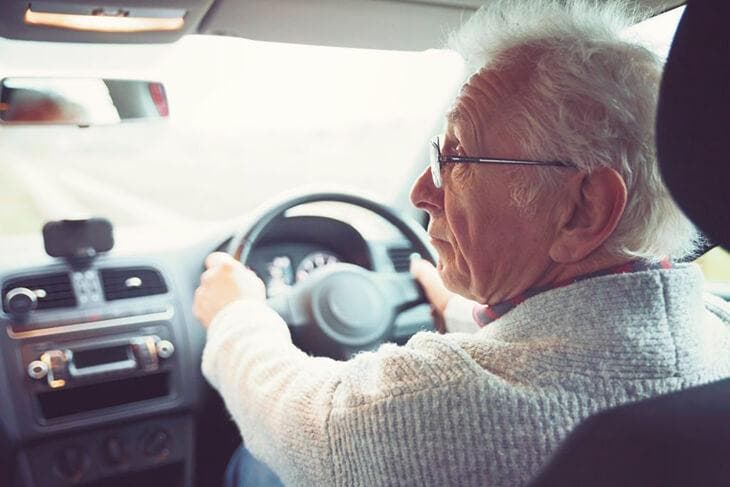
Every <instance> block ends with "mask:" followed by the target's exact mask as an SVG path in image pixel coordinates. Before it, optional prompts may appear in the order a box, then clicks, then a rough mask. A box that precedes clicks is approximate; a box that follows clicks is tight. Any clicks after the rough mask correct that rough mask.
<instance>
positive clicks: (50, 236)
mask: <svg viewBox="0 0 730 487" xmlns="http://www.w3.org/2000/svg"><path fill="white" fill-rule="evenodd" d="M43 245H44V247H45V250H46V253H47V254H48V255H50V256H51V257H58V258H62V259H64V260H66V262H68V264H69V265H70V266H71V267H72V268H74V269H79V270H81V269H86V268H88V267H90V266H91V263H92V262H93V261H94V259H96V258H97V257H98V256H99V254H101V253H104V252H108V251H109V250H111V249H112V248H113V247H114V233H113V227H112V224H111V222H110V221H109V220H107V219H105V218H88V219H83V220H59V221H52V222H48V223H46V224H45V225H43Z"/></svg>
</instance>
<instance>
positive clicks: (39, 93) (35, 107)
mask: <svg viewBox="0 0 730 487" xmlns="http://www.w3.org/2000/svg"><path fill="white" fill-rule="evenodd" d="M168 114H169V108H168V105H167V96H166V95H165V88H164V86H163V85H162V83H158V82H153V81H138V80H120V79H99V78H4V79H3V80H2V81H0V121H1V122H2V123H8V124H69V125H106V124H114V123H119V122H121V121H124V120H139V119H149V118H161V117H167V116H168Z"/></svg>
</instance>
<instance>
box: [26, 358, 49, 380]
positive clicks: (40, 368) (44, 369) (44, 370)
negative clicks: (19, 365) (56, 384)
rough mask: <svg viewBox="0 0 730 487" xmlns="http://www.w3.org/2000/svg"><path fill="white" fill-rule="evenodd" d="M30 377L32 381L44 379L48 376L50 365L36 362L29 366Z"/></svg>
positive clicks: (40, 361) (39, 361)
mask: <svg viewBox="0 0 730 487" xmlns="http://www.w3.org/2000/svg"><path fill="white" fill-rule="evenodd" d="M28 375H29V376H30V378H31V379H42V378H44V377H45V376H46V375H48V365H47V364H46V363H45V362H43V361H42V360H34V361H32V362H31V363H29V364H28Z"/></svg>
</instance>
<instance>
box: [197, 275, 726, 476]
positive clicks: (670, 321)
mask: <svg viewBox="0 0 730 487" xmlns="http://www.w3.org/2000/svg"><path fill="white" fill-rule="evenodd" d="M729 309H730V308H728V306H727V305H726V304H725V303H724V301H722V300H720V299H718V298H713V297H710V296H703V291H702V275H701V272H700V271H699V269H698V267H697V266H695V265H679V266H675V267H674V268H672V269H660V270H650V271H643V272H635V273H629V274H617V275H608V276H602V277H596V278H592V279H588V280H585V281H581V282H578V283H575V284H572V285H569V286H566V287H562V288H558V289H553V290H550V291H546V292H544V293H541V294H538V295H536V296H534V297H531V298H529V299H527V300H526V301H524V302H523V303H521V304H520V305H518V306H517V307H516V308H514V309H513V310H512V311H510V312H509V313H507V314H506V315H505V316H503V317H501V318H500V319H498V320H496V321H495V322H493V323H491V324H490V325H488V326H487V327H485V328H483V329H480V330H479V331H477V332H476V333H470V334H466V333H447V334H445V335H439V334H437V333H430V332H423V333H418V334H416V335H414V336H413V337H412V338H411V339H410V340H409V342H408V343H407V344H406V345H405V346H396V345H393V344H385V345H382V346H381V347H380V348H379V349H378V350H377V351H373V352H365V353H360V354H358V355H357V356H355V357H354V358H352V359H351V360H349V361H346V362H341V361H335V360H331V359H328V358H315V357H311V356H308V355H306V354H304V353H303V352H301V351H299V350H298V349H297V348H296V347H295V346H294V345H292V343H291V340H290V335H289V331H288V329H287V327H286V325H285V324H284V322H283V321H282V320H281V318H280V317H279V316H278V315H276V314H275V313H274V312H273V311H271V310H270V309H269V308H268V307H267V306H266V305H265V304H263V303H260V302H255V301H252V300H246V301H238V302H236V303H232V304H230V305H228V306H227V307H225V308H224V309H223V310H222V311H221V312H220V313H219V314H218V315H217V316H216V318H215V319H214V320H213V322H212V324H211V326H210V328H209V330H208V342H207V345H206V347H205V350H204V353H203V373H204V374H205V376H206V378H207V379H208V380H209V381H210V383H211V384H212V385H213V386H214V387H215V388H217V389H218V391H220V393H221V395H222V396H223V398H224V399H225V402H226V405H227V407H228V409H229V411H230V412H231V414H232V415H233V418H234V419H235V421H236V423H237V424H238V427H239V428H240V430H241V433H242V435H243V437H244V439H245V442H246V447H247V448H248V449H249V450H250V451H251V452H252V453H253V454H254V455H255V456H257V457H258V458H260V459H262V460H263V461H264V462H266V463H267V464H268V465H269V466H271V468H272V469H273V470H274V471H275V472H276V473H277V474H278V475H279V477H280V478H281V479H282V481H283V482H284V483H285V484H287V485H312V486H315V485H316V486H323V485H348V486H349V485H367V486H371V485H388V486H390V485H434V486H443V485H458V486H469V485H474V486H477V485H478V486H484V485H495V486H515V485H522V484H524V483H526V482H527V481H529V480H530V478H531V477H533V476H534V475H535V474H536V473H537V471H538V470H539V468H540V466H541V465H542V464H543V463H544V462H545V461H546V459H547V458H548V456H549V455H550V454H551V452H553V450H554V449H555V448H556V446H557V445H558V444H559V443H560V441H561V440H562V439H563V438H564V437H565V436H566V435H567V434H568V432H569V431H570V430H571V429H572V428H573V427H574V426H575V425H576V424H577V423H578V422H579V421H581V420H582V419H584V418H586V417H587V416H589V415H591V414H593V413H595V412H597V411H599V410H602V409H605V408H609V407H612V406H616V405H619V404H622V403H626V402H630V401H636V400H640V399H644V398H647V397H651V396H655V395H658V394H663V393H667V392H670V391H674V390H678V389H683V388H686V387H689V386H693V385H696V384H702V383H705V382H708V381H713V380H716V379H720V378H724V377H727V376H730V353H729V352H730V331H729V330H728V327H727V324H728V322H730V311H729Z"/></svg>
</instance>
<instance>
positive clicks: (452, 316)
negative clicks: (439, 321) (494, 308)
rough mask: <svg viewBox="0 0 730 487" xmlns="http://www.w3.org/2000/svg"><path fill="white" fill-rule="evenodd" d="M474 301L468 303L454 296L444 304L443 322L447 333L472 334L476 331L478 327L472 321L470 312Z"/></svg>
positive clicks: (464, 299)
mask: <svg viewBox="0 0 730 487" xmlns="http://www.w3.org/2000/svg"><path fill="white" fill-rule="evenodd" d="M475 304H477V303H476V302H474V301H470V300H468V299H466V298H463V297H461V296H459V295H458V294H457V295H454V297H452V298H451V299H450V300H449V302H448V303H447V304H446V309H444V321H445V322H446V331H447V332H458V333H474V332H476V331H478V330H479V329H480V328H479V325H477V323H476V322H475V321H474V317H473V314H472V311H473V310H474V305H475Z"/></svg>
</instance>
